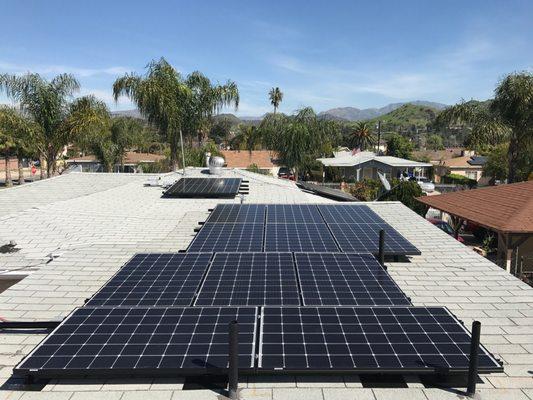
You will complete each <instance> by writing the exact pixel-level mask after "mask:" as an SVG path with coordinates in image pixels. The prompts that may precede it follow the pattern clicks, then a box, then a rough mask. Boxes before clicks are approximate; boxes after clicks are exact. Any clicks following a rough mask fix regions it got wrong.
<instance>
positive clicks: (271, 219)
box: [266, 204, 324, 224]
mask: <svg viewBox="0 0 533 400" xmlns="http://www.w3.org/2000/svg"><path fill="white" fill-rule="evenodd" d="M266 223H267V224H297V223H298V224H312V223H319V224H323V223H324V219H323V218H322V216H321V215H320V212H319V211H318V208H317V206H316V205H315V204H269V205H268V206H267V215H266Z"/></svg>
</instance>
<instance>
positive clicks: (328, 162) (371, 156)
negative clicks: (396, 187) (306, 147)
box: [318, 151, 432, 168]
mask: <svg viewBox="0 0 533 400" xmlns="http://www.w3.org/2000/svg"><path fill="white" fill-rule="evenodd" d="M318 161H320V162H321V163H322V164H323V165H325V166H329V167H353V166H356V165H361V164H364V163H367V162H370V161H376V162H379V163H382V164H385V165H388V166H390V167H406V168H409V167H431V166H432V164H431V163H422V162H418V161H412V160H406V159H405V158H398V157H391V156H378V155H376V154H375V153H373V152H371V151H362V152H359V153H355V154H352V152H344V153H338V155H337V157H331V158H319V159H318Z"/></svg>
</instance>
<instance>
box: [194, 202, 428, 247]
mask: <svg viewBox="0 0 533 400" xmlns="http://www.w3.org/2000/svg"><path fill="white" fill-rule="evenodd" d="M221 224H224V226H219V225H221ZM381 229H384V230H385V232H386V239H385V254H388V255H395V256H396V255H416V254H420V251H419V250H418V249H417V248H416V247H415V246H414V245H413V244H411V243H410V242H409V241H408V240H407V239H405V238H404V237H403V236H402V235H401V234H400V233H398V231H396V230H395V229H394V228H393V227H391V226H390V225H389V224H387V223H386V222H385V221H384V220H383V219H382V218H381V217H380V216H378V215H377V214H376V213H375V212H374V211H372V210H371V209H370V208H369V207H368V206H366V205H347V204H327V205H313V204H269V205H264V204H244V205H239V204H220V205H218V206H217V207H216V208H215V209H214V211H213V212H212V214H211V215H210V216H209V218H208V219H207V221H206V223H205V224H204V225H203V227H202V228H201V229H200V232H199V233H198V235H196V237H195V238H194V240H193V241H192V243H191V244H190V246H189V248H188V250H189V251H209V252H212V251H215V252H228V251H278V252H279V251H292V252H299V251H310V252H321V251H327V252H337V251H344V252H358V253H373V254H377V253H378V248H379V231H380V230H381ZM260 236H261V237H260Z"/></svg>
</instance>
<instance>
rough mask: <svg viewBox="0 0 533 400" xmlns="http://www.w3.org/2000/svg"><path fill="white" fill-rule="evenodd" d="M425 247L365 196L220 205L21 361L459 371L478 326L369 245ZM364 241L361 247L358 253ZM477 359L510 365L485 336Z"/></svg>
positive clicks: (187, 368)
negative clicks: (422, 293) (411, 286)
mask: <svg viewBox="0 0 533 400" xmlns="http://www.w3.org/2000/svg"><path fill="white" fill-rule="evenodd" d="M380 229H385V230H386V232H387V239H386V242H385V243H386V246H388V247H387V249H386V250H387V252H388V253H389V254H416V252H418V250H417V249H416V248H415V247H414V246H413V245H412V244H410V243H409V242H408V241H407V240H405V238H403V237H402V236H401V235H400V234H399V233H398V232H396V231H395V230H394V229H393V228H391V227H390V226H389V225H388V224H386V223H385V221H383V220H382V219H381V218H380V217H379V216H378V215H376V214H375V213H374V212H373V211H372V210H370V208H369V207H367V206H364V205H320V206H314V205H236V204H224V205H219V206H217V207H216V208H215V210H214V211H213V213H212V214H211V215H210V217H209V219H208V220H207V222H206V223H205V224H204V225H203V226H202V228H201V230H200V231H199V233H198V234H197V235H196V237H195V239H194V240H193V241H192V243H191V245H190V246H189V248H188V251H187V252H186V253H178V254H138V255H136V256H135V257H133V258H132V259H131V260H130V261H129V262H128V263H126V264H125V265H124V267H123V268H122V269H121V270H120V271H119V272H118V273H117V274H116V275H115V276H113V277H112V278H111V279H110V280H109V282H107V284H106V285H104V287H102V288H101V289H100V291H98V292H97V293H96V294H95V295H94V296H93V297H92V298H91V299H89V301H88V303H87V304H86V306H85V307H84V308H80V309H78V310H76V311H74V312H73V313H72V314H71V315H70V316H69V317H67V318H66V319H65V320H64V321H63V322H62V323H61V324H60V325H59V326H58V328H57V329H55V330H54V332H52V334H51V335H49V336H48V337H47V338H46V339H45V340H44V341H43V342H42V343H41V344H40V345H38V346H37V347H36V348H35V349H34V351H33V352H32V353H31V354H30V355H29V356H28V357H26V358H25V359H24V360H23V361H22V362H21V363H20V364H19V365H18V366H17V367H16V368H15V372H17V373H21V374H24V375H33V376H45V377H64V376H122V375H124V374H126V375H138V376H174V375H176V374H182V375H183V374H192V373H221V372H224V370H225V369H226V368H227V363H228V357H227V351H228V344H227V342H228V323H229V322H231V321H233V320H237V321H238V322H239V368H241V369H243V370H249V371H252V372H253V371H267V372H274V371H276V372H279V371H288V372H305V371H342V372H350V371H354V372H378V373H383V372H402V373H410V372H428V371H429V372H437V373H446V372H463V371H466V370H467V368H468V354H469V350H470V335H469V333H468V331H467V330H466V329H465V327H464V326H463V325H462V324H461V323H460V322H459V321H457V319H455V318H454V317H453V316H452V315H451V314H450V313H449V311H448V310H446V309H445V308H441V307H431V308H427V307H413V306H412V305H411V303H410V300H409V298H407V297H406V295H405V294H404V293H403V292H402V291H401V289H400V288H399V287H398V285H397V284H396V283H395V282H394V280H393V279H392V277H391V276H390V275H389V274H388V273H387V271H386V270H384V269H383V268H382V266H381V265H380V264H379V263H378V262H377V260H376V259H375V258H374V256H372V255H371V254H369V253H371V252H375V251H376V249H377V242H378V240H377V234H378V233H379V230H380ZM357 252H359V253H361V254H356V253H357ZM479 371H481V372H496V371H502V367H501V365H500V364H499V363H498V362H497V361H496V360H495V359H494V358H493V357H492V356H491V355H490V353H488V351H487V350H486V349H485V348H484V347H483V346H481V347H480V357H479Z"/></svg>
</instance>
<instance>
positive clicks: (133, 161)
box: [65, 151, 165, 173]
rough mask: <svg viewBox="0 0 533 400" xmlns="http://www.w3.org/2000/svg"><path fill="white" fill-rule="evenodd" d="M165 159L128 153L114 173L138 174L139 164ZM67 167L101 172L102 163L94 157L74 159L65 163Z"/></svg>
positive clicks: (159, 156) (160, 156)
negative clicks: (78, 167)
mask: <svg viewBox="0 0 533 400" xmlns="http://www.w3.org/2000/svg"><path fill="white" fill-rule="evenodd" d="M164 159H165V156H163V155H160V154H151V153H136V152H133V151H128V152H126V154H125V155H124V159H123V162H122V163H117V164H115V165H114V167H113V171H114V172H126V173H128V172H130V173H131V172H138V171H139V170H138V167H139V164H145V163H149V164H151V163H155V162H158V161H162V160H164ZM65 164H66V165H67V166H80V167H81V171H82V172H101V171H102V163H101V162H100V160H98V159H97V158H96V156H94V155H88V156H81V157H72V158H70V159H68V160H66V161H65Z"/></svg>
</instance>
